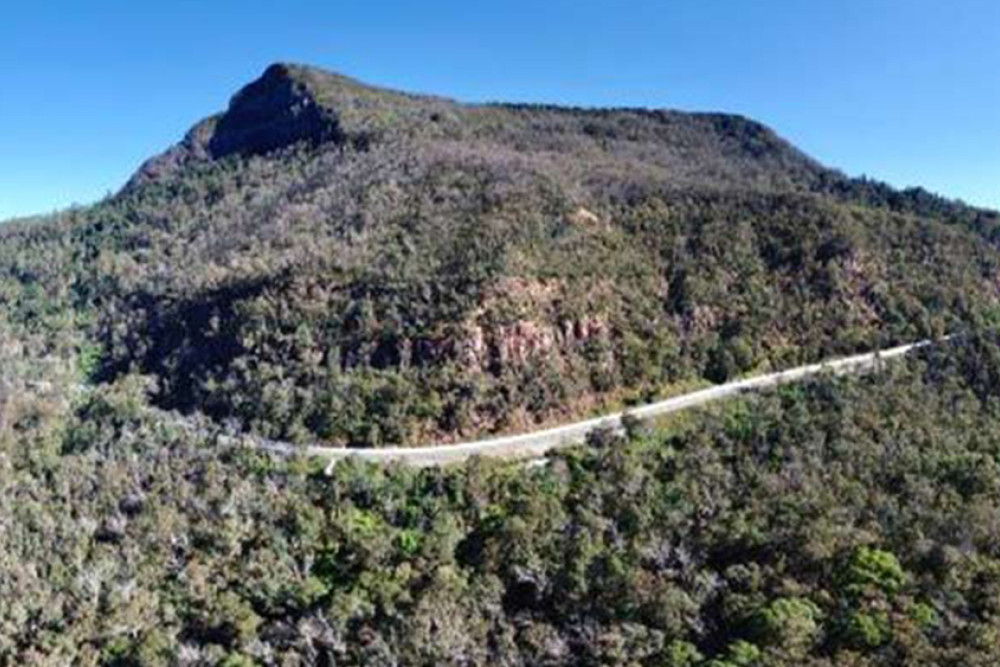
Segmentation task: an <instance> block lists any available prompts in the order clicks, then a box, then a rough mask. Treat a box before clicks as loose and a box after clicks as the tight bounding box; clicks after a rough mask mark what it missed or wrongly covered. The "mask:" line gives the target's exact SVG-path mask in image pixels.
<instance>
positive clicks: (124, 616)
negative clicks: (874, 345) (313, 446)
mask: <svg viewBox="0 0 1000 667" xmlns="http://www.w3.org/2000/svg"><path fill="white" fill-rule="evenodd" d="M135 381H136V379H135V378H132V379H130V380H121V381H118V382H116V383H115V384H112V385H109V386H106V387H103V388H101V389H99V390H97V391H95V392H93V393H91V394H89V395H87V396H86V397H85V398H83V399H77V400H76V401H75V402H74V401H68V402H59V401H56V400H55V398H56V397H54V396H52V395H51V394H50V395H47V396H40V395H39V396H35V397H34V398H33V399H32V398H31V397H30V396H29V395H22V397H21V401H20V403H19V409H18V411H17V413H16V414H15V415H14V418H13V419H12V420H9V421H7V422H5V424H4V430H3V433H2V440H0V559H2V560H0V664H44V665H66V664H80V665H97V664H101V665H119V666H124V665H216V664H217V665H228V666H231V667H232V666H236V665H253V664H266V665H297V664H316V665H437V664H455V665H487V664H490V665H622V666H625V665H652V666H656V667H737V666H741V667H749V666H755V665H759V666H771V665H775V666H777V665H788V666H803V665H816V666H821V665H823V666H832V665H845V666H846V665H851V666H856V665H870V666H875V665H953V666H955V667H959V666H962V667H967V666H970V665H983V666H986V665H995V664H997V663H998V661H1000V637H998V628H1000V533H998V531H997V526H1000V464H998V461H1000V446H998V443H1000V337H998V336H997V335H996V334H995V333H992V332H991V333H984V334H981V335H978V334H977V335H969V336H966V337H963V338H962V339H961V340H960V341H958V342H952V343H943V344H940V345H938V346H935V347H931V348H925V349H924V350H922V351H921V353H920V354H919V355H917V356H913V357H910V358H908V359H906V360H903V361H895V362H892V363H891V364H888V365H886V366H885V367H884V368H883V369H882V370H881V371H880V372H878V373H875V374H871V375H867V376H862V377H856V378H840V379H838V378H834V377H822V378H819V379H817V380H813V381H810V382H808V383H805V384H801V385H794V386H786V387H785V388H782V389H780V390H777V391H775V392H771V393H767V394H763V395H758V396H747V397H745V398H741V399H739V400H737V401H734V402H731V403H728V404H723V405H721V406H720V407H718V408H716V409H713V410H712V411H709V412H700V413H689V414H686V415H683V416H681V417H680V418H678V419H676V420H674V421H672V422H670V423H666V424H659V425H647V424H642V423H637V422H632V423H630V424H629V433H628V435H627V436H616V435H614V434H613V433H610V432H609V433H603V432H597V433H595V434H594V436H593V437H592V438H591V441H590V442H589V443H588V444H587V446H580V447H577V448H575V449H570V450H566V451H563V452H560V453H558V454H554V455H553V456H551V457H550V458H549V460H548V462H547V463H546V464H545V465H544V466H541V467H538V466H536V467H527V468H526V467H524V466H522V465H518V464H510V463H491V462H488V461H481V460H477V461H472V462H470V463H468V464H467V465H465V466H464V467H460V468H447V469H437V468H435V469H423V470H414V469H408V468H403V467H376V466H374V465H372V466H367V465H361V464H357V463H354V462H351V461H348V462H344V463H342V464H340V465H339V466H338V467H337V468H336V469H335V470H334V472H333V475H332V477H327V476H325V475H323V474H322V473H321V472H320V470H319V468H318V467H317V466H316V465H315V464H313V463H311V462H310V461H308V460H305V459H296V458H292V459H288V458H273V457H269V456H267V455H264V454H261V453H259V452H255V451H254V450H248V449H234V448H230V447H225V446H222V445H220V444H219V443H218V442H216V441H215V440H214V438H213V437H210V436H206V437H204V438H193V437H190V436H188V435H185V434H183V433H180V432H176V431H172V430H171V428H170V427H169V426H165V425H164V422H163V421H161V420H156V419H154V418H152V417H151V416H150V415H151V414H154V413H151V412H150V410H149V408H148V406H145V405H143V404H142V402H141V401H139V400H137V399H136V396H139V395H141V394H140V393H138V392H136V388H135V387H134V386H131V385H130V383H132V382H135Z"/></svg>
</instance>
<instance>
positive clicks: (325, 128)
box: [126, 64, 343, 189]
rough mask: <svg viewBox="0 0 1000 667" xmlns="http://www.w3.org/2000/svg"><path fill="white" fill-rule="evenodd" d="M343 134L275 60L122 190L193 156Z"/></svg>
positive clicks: (171, 170) (255, 150) (226, 153)
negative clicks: (219, 111) (226, 105)
mask: <svg viewBox="0 0 1000 667" xmlns="http://www.w3.org/2000/svg"><path fill="white" fill-rule="evenodd" d="M342 139H343V133H342V132H341V130H340V124H339V120H338V118H337V116H336V114H335V113H334V112H333V110H331V109H329V108H326V107H324V106H322V105H320V104H319V103H318V101H317V100H316V99H315V97H314V95H313V94H312V92H311V91H310V90H309V87H308V86H307V85H306V83H305V82H304V81H302V80H301V79H300V78H299V77H298V76H296V72H295V69H294V68H293V67H291V66H288V65H283V64H276V65H272V66H271V67H269V68H268V69H267V71H265V72H264V75H263V76H262V77H260V78H259V79H257V80H256V81H254V82H253V83H251V84H249V85H248V86H246V87H245V88H243V89H242V90H240V91H239V92H238V93H236V95H235V96H233V98H232V100H231V101H230V102H229V109H228V110H227V111H226V112H225V113H223V114H221V115H218V116H213V117H211V118H208V119H206V120H204V121H202V122H200V123H198V124H197V125H195V126H194V127H193V128H192V129H191V131H190V132H188V134H187V135H186V136H185V137H184V139H183V141H181V142H180V143H179V144H177V145H176V146H173V147H172V148H170V149H169V150H167V151H166V152H165V153H162V154H161V155H158V156H156V157H154V158H152V159H150V160H148V161H147V162H146V163H144V164H143V165H142V166H141V167H140V168H139V170H138V171H137V172H136V174H135V175H134V176H133V177H132V179H131V180H130V181H129V183H128V184H127V185H126V189H128V188H132V187H136V186H138V185H142V184H144V183H147V182H149V181H154V180H158V179H162V178H165V177H168V176H170V175H171V174H173V173H175V172H177V171H179V170H181V169H182V168H184V167H186V166H189V165H190V164H192V163H195V162H198V161H204V160H214V159H219V158H223V157H226V156H229V155H233V154H239V155H257V154H262V153H266V152H269V151H272V150H275V149H278V148H283V147H285V146H290V145H292V144H295V143H298V142H301V141H308V142H310V143H313V144H315V143H319V142H323V141H339V140H342Z"/></svg>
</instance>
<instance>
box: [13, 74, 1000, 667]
mask: <svg viewBox="0 0 1000 667" xmlns="http://www.w3.org/2000/svg"><path fill="white" fill-rule="evenodd" d="M997 223H998V220H997V214H996V213H994V212H991V211H984V210H978V209H974V208H970V207H967V206H964V205H962V204H961V203H958V202H952V201H948V200H945V199H942V198H940V197H936V196H933V195H930V194H928V193H926V192H924V191H922V190H910V191H902V192H900V191H896V190H893V189H892V188H889V187H887V186H885V185H883V184H879V183H877V182H873V181H869V180H857V179H850V178H847V177H846V176H844V175H842V174H839V173H837V172H835V171H831V170H828V169H826V168H824V167H823V166H822V165H820V164H818V163H817V162H815V161H814V160H811V159H810V158H808V157H807V156H805V155H803V154H802V153H801V152H799V151H797V150H796V149H795V148H794V147H792V146H790V145H789V144H788V143H787V142H785V141H783V140H781V139H780V138H779V137H778V136H777V135H775V133H774V132H772V131H771V130H769V129H767V128H765V127H763V126H761V125H759V124H756V123H754V122H752V121H749V120H746V119H743V118H738V117H733V116H724V115H718V114H684V113H676V112H668V111H648V110H628V109H622V110H596V109H562V108H557V107H546V106H524V105H468V104H461V103H457V102H453V101H450V100H447V99H441V98H434V97H428V96H415V95H407V94H403V93H397V92H393V91H388V90H382V89H378V88H373V87H370V86H366V85H364V84H361V83H358V82H356V81H352V80H350V79H347V78H344V77H341V76H336V75H332V74H328V73H325V72H322V71H319V70H316V69H312V68H306V67H301V66H292V65H277V66H274V67H271V68H269V69H268V70H267V72H265V73H264V75H263V77H262V78H261V79H260V80H258V81H256V82H254V83H252V84H250V85H249V86H248V87H247V88H245V89H244V90H242V91H240V92H239V93H238V94H237V95H236V96H235V97H234V98H233V101H232V103H231V104H230V106H229V108H228V110H226V111H225V112H223V113H221V114H219V115H217V116H213V117H210V118H208V119H207V120H204V121H202V122H200V123H198V124H196V125H195V126H194V128H193V129H192V130H191V131H190V132H189V133H188V135H187V136H186V137H185V138H183V139H182V140H181V142H180V143H179V144H178V145H177V146H175V147H173V148H169V149H168V150H167V151H166V152H165V153H164V154H163V155H160V156H157V157H154V158H152V159H151V160H150V161H148V162H147V163H146V164H144V165H143V166H142V167H141V168H140V169H139V170H138V171H137V173H136V174H135V176H134V177H133V178H132V179H131V180H130V181H129V183H128V184H127V185H126V186H125V187H124V188H123V189H122V191H121V192H119V193H117V194H115V195H114V196H112V197H109V198H108V199H107V200H105V201H102V202H100V203H98V204H96V205H94V206H91V207H87V208H81V209H76V210H72V211H68V212H66V213H63V214H60V215H56V216H49V217H43V218H38V219H31V220H24V221H18V222H12V223H8V224H5V225H3V226H2V227H0V665H2V666H6V665H32V666H34V665H43V666H57V665H58V666H62V665H88V666H90V665H93V666H97V665H100V666H109V667H138V666H142V667H178V666H179V667H196V666H197V667H200V666H202V665H221V666H223V667H245V666H248V665H266V666H272V665H320V666H329V665H351V666H353V665H365V666H378V667H382V666H385V667H390V666H393V667H394V666H396V665H456V666H462V667H480V666H485V665H490V666H503V667H528V666H532V667H533V666H536V665H547V666H552V667H570V666H574V667H575V666H576V665H614V666H621V667H624V666H633V665H640V666H642V667H842V666H843V667H846V666H860V665H865V666H871V667H897V666H900V665H941V666H942V667H959V666H963V667H964V666H966V665H997V664H1000V641H998V637H1000V634H998V627H1000V530H998V529H997V526H998V525H1000V463H998V462H1000V335H998V334H997V333H996V331H995V329H996V323H997V321H998V320H997V305H998V304H997V302H998V298H1000V294H998V287H997V285H998V282H997V277H998V275H1000V273H998V269H1000V262H998V253H997V244H998V242H1000V235H998V233H997V229H998V225H997ZM947 332H954V333H958V334H959V335H957V336H954V337H952V338H950V339H948V340H946V341H945V340H937V341H935V342H934V344H933V345H928V346H924V347H921V348H918V349H917V350H916V351H915V352H914V353H913V354H910V355H907V356H906V357H905V358H899V359H896V360H894V361H892V362H887V363H886V364H885V365H884V366H880V367H876V368H875V369H874V370H873V372H871V373H866V374H863V375H857V376H833V375H826V374H820V375H817V376H814V377H812V378H810V379H808V380H806V381H803V382H799V383H796V384H790V385H786V386H783V387H780V388H777V389H775V390H773V391H767V392H759V393H750V394H745V395H741V396H737V397H733V398H732V400H730V401H727V402H725V403H719V404H716V405H714V406H712V407H709V408H706V409H699V410H693V411H688V412H685V413H680V414H677V415H675V416H673V417H671V418H669V419H668V420H667V421H665V422H659V423H655V424H650V423H642V422H640V421H639V420H636V419H627V420H624V421H625V426H626V428H625V433H623V434H618V433H615V432H612V431H609V430H597V431H595V432H593V433H592V434H591V436H590V438H589V439H588V442H587V443H586V444H585V445H582V446H578V447H572V448H567V449H561V450H560V451H558V452H553V453H552V454H551V455H550V456H549V457H548V458H547V459H546V460H545V461H543V462H535V463H541V464H540V465H535V464H532V465H530V466H526V465H524V464H523V463H518V462H510V461H502V460H481V459H473V460H470V461H467V462H465V463H462V464H460V465H455V466H450V467H437V468H422V469H412V468H407V467H405V466H401V465H385V466H378V465H373V464H365V463H362V462H360V461H358V460H355V459H347V460H345V461H342V462H340V463H338V464H337V465H336V466H334V467H333V468H332V469H330V470H329V471H328V470H327V469H326V465H325V462H323V461H317V460H313V459H310V458H309V457H308V456H306V455H304V454H302V453H301V452H306V451H307V450H305V449H304V448H303V449H302V450H301V452H300V450H297V449H295V448H291V449H290V450H289V451H285V452H283V453H282V454H280V455H279V454H275V453H274V452H269V451H263V450H261V449H257V448H252V447H246V446H242V445H240V444H237V443H235V442H234V440H238V439H234V438H226V437H220V436H221V435H224V434H225V433H226V432H229V431H232V430H240V429H243V430H247V431H253V432H257V433H260V434H264V435H270V436H273V437H280V438H289V439H294V440H299V441H303V442H305V441H313V440H325V441H329V442H331V443H342V444H346V445H374V446H379V445H383V444H389V443H402V444H410V443H420V442H425V441H428V440H433V439H442V440H447V439H450V438H458V437H465V436H472V435H476V434H483V433H487V432H491V431H498V430H514V429H522V428H530V427H532V426H533V425H535V424H538V423H541V422H546V421H558V420H561V419H567V418H569V417H571V416H574V415H578V414H582V413H586V412H589V411H592V410H598V409H606V408H610V407H612V406H618V405H620V404H623V403H630V402H635V401H642V400H647V399H650V398H652V397H654V396H656V395H658V394H661V393H665V392H670V391H677V390H680V389H682V388H684V387H685V386H686V385H688V384H692V383H699V384H700V383H706V382H713V381H718V380H722V379H724V378H727V377H729V376H731V375H734V374H739V373H743V372H748V371H755V370H762V369H764V368H769V367H771V368H773V367H783V366H789V365H794V364H797V363H799V362H801V361H806V360H817V359H820V358H824V357H827V356H829V355H833V354H836V353H847V352H852V351H861V350H864V351H868V350H870V349H872V348H874V347H877V346H880V345H888V344H892V343H896V342H909V341H914V340H918V339H922V338H925V337H931V336H936V335H938V334H942V333H947ZM164 409H167V410H178V411H182V412H184V413H186V418H184V419H180V418H178V416H177V415H176V414H164Z"/></svg>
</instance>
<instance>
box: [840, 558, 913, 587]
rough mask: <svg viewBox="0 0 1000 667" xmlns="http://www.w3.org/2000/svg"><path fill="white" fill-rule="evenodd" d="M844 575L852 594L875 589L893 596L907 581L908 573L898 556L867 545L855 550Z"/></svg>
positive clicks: (845, 582)
mask: <svg viewBox="0 0 1000 667" xmlns="http://www.w3.org/2000/svg"><path fill="white" fill-rule="evenodd" d="M843 576H844V584H845V587H846V590H847V592H848V593H850V594H852V595H864V594H865V593H868V592H870V591H871V590H873V589H875V590H880V591H882V592H883V593H885V594H886V595H889V596H892V595H895V594H896V593H897V592H899V590H900V589H901V588H902V587H903V585H904V584H905V583H906V573H905V572H904V571H903V568H902V566H900V564H899V560H897V559H896V556H894V555H893V554H891V553H889V552H887V551H882V550H880V549H872V548H869V547H867V546H862V547H859V548H858V549H857V550H856V551H855V552H854V554H853V555H852V556H851V559H850V561H849V562H848V564H847V570H846V572H845V573H844V575H843Z"/></svg>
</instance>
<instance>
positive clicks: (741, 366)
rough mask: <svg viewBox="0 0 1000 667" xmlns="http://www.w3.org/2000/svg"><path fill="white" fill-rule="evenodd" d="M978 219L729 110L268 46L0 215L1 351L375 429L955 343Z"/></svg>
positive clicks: (303, 432)
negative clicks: (595, 97) (548, 97)
mask: <svg viewBox="0 0 1000 667" xmlns="http://www.w3.org/2000/svg"><path fill="white" fill-rule="evenodd" d="M997 228H998V217H997V214H996V213H994V212H990V211H983V210H977V209H973V208H969V207H966V206H964V205H962V204H960V203H956V202H949V201H946V200H943V199H941V198H938V197H934V196H932V195H930V194H928V193H926V192H924V191H922V190H913V191H905V192H898V191H895V190H892V189H891V188H888V187H886V186H884V185H881V184H878V183H875V182H871V181H867V180H852V179H849V178H847V177H845V176H843V175H842V174H840V173H838V172H835V171H832V170H830V169H827V168H825V167H823V166H822V165H820V164H819V163H818V162H816V161H815V160H813V159H811V158H809V157H808V156H806V155H805V154H803V153H802V152H801V151H799V150H797V149H795V148H794V147H793V146H791V145H790V144H788V143H787V142H786V141H784V140H782V139H781V138H780V137H779V136H778V135H776V134H775V133H774V132H773V131H771V130H770V129H768V128H766V127H764V126H762V125H760V124H758V123H755V122H753V121H750V120H747V119H745V118H741V117H738V116H730V115H722V114H691V113H680V112H674V111H658V110H642V109H572V108H560V107H554V106H539V105H507V104H486V105H473V104H463V103H459V102H455V101H452V100H448V99H445V98H438V97H430V96H423V95H410V94H405V93H400V92H395V91H391V90H385V89H381V88H376V87H372V86H368V85H365V84H362V83H359V82H357V81H354V80H352V79H349V78H346V77H343V76H339V75H335V74H330V73H327V72H324V71H322V70H318V69H314V68H309V67H303V66H298V65H285V64H277V65H273V66H271V67H269V68H268V69H267V70H266V71H265V72H264V74H263V75H262V77H261V78H260V79H258V80H257V81H254V82H253V83H251V84H249V85H248V86H246V87H245V88H244V89H243V90H241V91H239V92H238V93H237V94H236V95H235V96H234V97H233V98H232V101H231V102H230V104H229V107H228V109H227V110H226V111H224V112H223V113H221V114H218V115H215V116H211V117H209V118H207V119H206V120H203V121H201V122H199V123H197V124H196V125H195V126H194V127H193V128H192V130H191V131H190V132H189V133H188V134H187V136H186V137H184V139H183V140H182V141H181V142H180V143H178V144H177V145H176V146H174V147H172V148H170V149H168V150H167V151H166V152H165V153H163V154H162V155H159V156H157V157H154V158H152V159H150V160H149V161H147V162H146V163H145V164H144V165H142V167H141V168H140V169H139V170H138V171H137V172H136V174H135V175H134V176H133V177H132V179H131V180H130V181H129V183H128V184H127V185H126V186H125V187H124V188H123V190H122V191H121V192H120V193H118V194H117V195H115V196H113V197H111V198H109V199H108V200H106V201H104V202H101V203H100V204H98V205H96V206H93V207H90V208H87V209H81V210H76V211H72V212H70V213H67V214H64V215H62V216H57V217H56V218H53V219H50V220H48V221H45V222H40V223H38V222H36V223H34V224H29V225H14V226H11V227H10V228H8V229H6V230H5V231H4V233H3V237H2V239H0V244H2V247H0V261H2V263H0V267H3V268H4V269H5V272H4V275H3V294H4V303H5V304H6V306H7V308H6V309H5V310H6V313H7V319H8V320H9V321H10V322H9V326H12V327H15V328H17V327H27V328H28V329H30V331H29V332H24V331H19V333H17V334H16V335H15V337H16V338H17V340H19V341H21V342H20V343H19V344H21V345H23V344H24V342H23V341H25V340H28V339H29V338H30V339H31V340H34V339H37V341H38V342H37V347H38V349H39V350H40V353H43V354H45V355H47V356H49V357H51V356H52V351H53V349H54V347H55V346H56V345H57V344H61V345H64V348H65V349H64V351H63V352H62V353H61V354H62V355H63V357H65V358H67V359H68V358H71V357H72V358H76V359H78V360H80V359H82V360H83V361H84V362H85V363H84V364H83V365H85V366H86V371H87V373H88V374H89V375H90V376H91V377H92V378H93V379H94V380H95V381H98V382H106V381H112V380H114V379H115V378H119V377H123V376H124V375H127V374H129V373H140V374H142V375H144V376H147V377H148V378H150V380H151V382H152V386H153V389H152V391H153V397H154V400H155V401H156V403H157V404H158V405H160V406H162V407H164V408H168V409H179V410H181V411H184V412H189V413H190V412H203V413H205V414H207V415H209V416H210V417H212V418H214V419H216V420H219V421H226V422H230V423H236V424H238V425H239V427H240V428H243V429H249V430H253V431H256V432H258V433H261V434H263V435H267V436H270V437H276V438H283V439H292V440H300V441H315V440H323V441H328V442H332V443H342V444H346V445H375V446H378V445H382V444H399V443H402V444H410V443H420V442H425V441H431V440H448V439H452V438H458V437H467V436H471V435H475V434H479V433H483V432H491V431H503V430H520V429H525V428H531V427H533V426H534V425H536V424H539V423H544V422H553V421H559V420H562V419H567V418H569V417H571V416H575V415H579V414H583V413H586V412H588V411H591V410H595V409H600V408H607V407H609V406H611V405H618V404H621V403H623V402H624V403H630V402H635V401H643V400H649V399H651V398H653V397H655V396H657V395H660V394H662V393H663V392H665V391H670V390H672V388H674V387H676V386H683V385H685V384H690V383H692V382H703V381H706V380H707V381H720V380H724V379H726V378H728V377H730V376H732V375H735V374H738V373H743V372H747V371H751V370H755V369H764V368H774V367H782V366H787V365H792V364H795V363H799V362H803V361H813V360H818V359H820V358H824V357H827V356H831V355H834V354H839V353H847V352H853V351H859V350H868V349H871V348H874V347H877V346H880V345H888V344H891V343H900V342H909V341H912V340H916V339H920V338H924V337H927V336H931V335H936V334H942V333H945V332H951V331H960V330H962V329H963V328H964V327H966V326H968V324H969V323H972V322H975V321H980V320H983V319H988V318H990V317H992V314H993V313H994V312H995V311H996V306H997V300H998V293H997V288H996V276H997V274H998V266H997V256H996V243H997V238H998V234H997V231H996V230H997ZM40 313H48V314H50V315H51V317H49V318H48V319H45V318H43V319H42V320H39V318H38V317H37V316H38V315H39V314H40ZM40 321H42V322H44V323H45V324H44V325H42V324H39V322H40ZM29 333H30V337H29V336H28V334H29ZM54 341H55V342H54ZM72 341H75V342H72ZM78 365H80V364H78Z"/></svg>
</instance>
